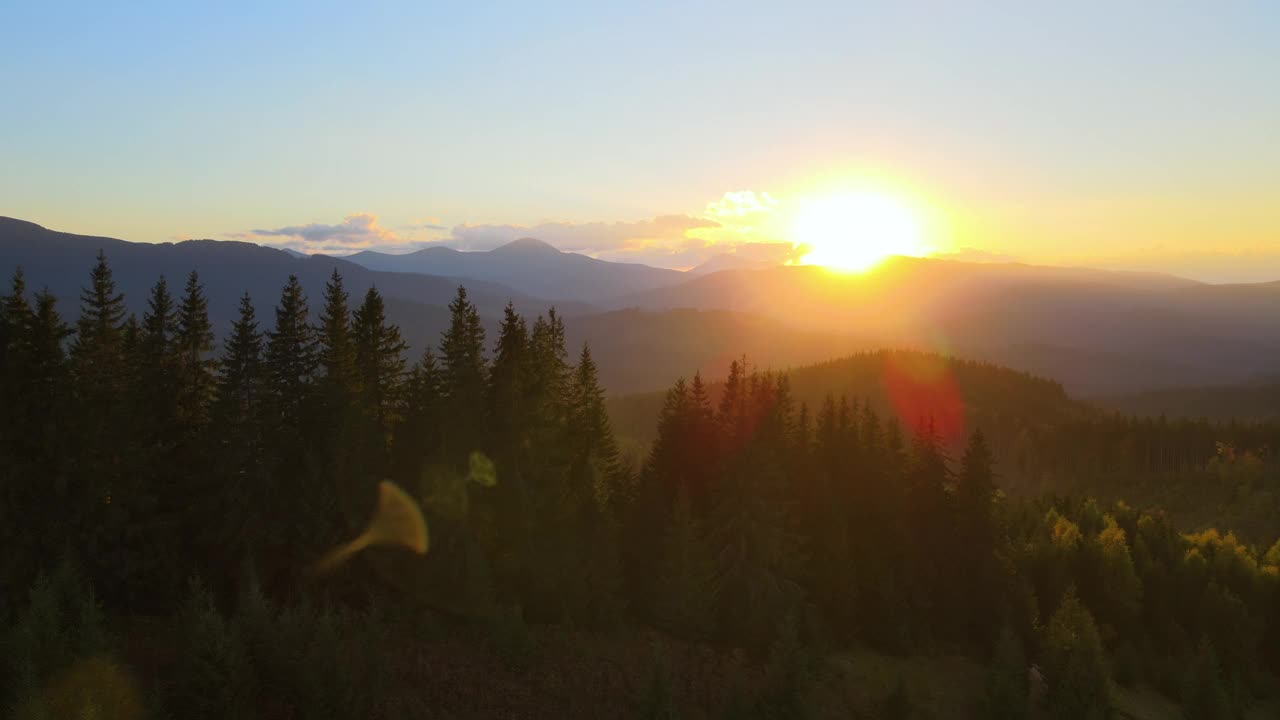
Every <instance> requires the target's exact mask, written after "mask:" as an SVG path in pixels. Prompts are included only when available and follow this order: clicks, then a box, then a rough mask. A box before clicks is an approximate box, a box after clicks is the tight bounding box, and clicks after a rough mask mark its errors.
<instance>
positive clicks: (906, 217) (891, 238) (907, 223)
mask: <svg viewBox="0 0 1280 720" xmlns="http://www.w3.org/2000/svg"><path fill="white" fill-rule="evenodd" d="M791 239H792V242H793V243H795V244H796V245H797V246H807V247H808V248H809V250H808V252H807V253H806V254H805V255H804V257H803V258H801V260H800V262H801V263H802V264H804V265H822V266H823V267H828V268H833V269H837V270H845V271H852V272H860V271H863V270H869V269H871V268H873V267H875V266H876V265H878V264H879V263H880V262H881V261H882V260H884V259H885V258H887V257H890V256H893V255H910V256H915V257H919V256H922V255H924V254H925V253H926V252H927V251H928V248H926V247H925V245H924V239H923V233H922V230H921V222H920V219H919V216H918V214H917V213H916V211H915V210H914V209H913V208H912V207H911V206H910V205H908V204H907V203H906V202H905V201H903V200H901V199H900V198H898V197H896V196H894V195H891V194H888V193H884V192H878V191H874V190H857V191H852V192H843V193H836V194H831V195H825V196H822V197H819V198H816V199H812V200H808V201H803V202H802V206H801V208H800V211H799V213H798V214H797V216H796V219H795V222H794V223H793V224H792V236H791Z"/></svg>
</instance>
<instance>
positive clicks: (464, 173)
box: [0, 0, 1280, 279]
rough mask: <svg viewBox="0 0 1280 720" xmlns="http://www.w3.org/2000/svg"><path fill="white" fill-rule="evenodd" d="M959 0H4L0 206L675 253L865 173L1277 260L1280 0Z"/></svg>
mask: <svg viewBox="0 0 1280 720" xmlns="http://www.w3.org/2000/svg"><path fill="white" fill-rule="evenodd" d="M962 5H977V4H976V3H928V4H914V3H883V4H869V3H853V2H821V3H804V2H791V3H784V4H770V5H766V4H752V3H733V4H729V3H677V4H669V5H667V4H633V5H630V6H624V5H613V6H609V7H603V6H602V4H598V3H582V4H554V5H553V4H542V3H521V4H478V3H477V4H463V3H449V4H438V5H437V4H431V3H360V4H356V3H346V4H337V3H321V2H311V3H296V4H294V3H281V4H261V5H260V4H257V3H235V2H226V3H216V4H213V3H210V4H208V5H183V4H179V3H131V4H128V6H127V7H111V6H110V4H105V3H91V2H56V1H54V2H38V3H27V2H16V3H15V2H12V0H10V2H7V3H5V6H4V11H3V15H4V17H5V22H4V23H2V24H0V98H2V99H3V102H0V168H2V169H0V214H6V215H12V216H17V217H22V218H25V219H30V220H33V221H35V222H39V223H41V224H44V225H46V226H50V227H55V228H58V229H63V230H69V231H74V232H93V233H97V234H109V235H114V236H119V237H124V238H127V239H134V240H147V241H163V240H169V239H173V238H185V237H219V238H222V237H234V236H240V237H249V238H251V239H252V238H257V239H259V240H261V241H264V242H267V241H270V242H286V241H288V242H292V243H293V244H294V245H295V246H299V247H307V246H308V245H309V244H310V241H308V240H307V239H306V238H307V237H308V236H304V235H294V236H288V237H286V236H284V235H281V234H279V231H281V230H287V229H290V228H295V229H300V228H306V227H308V226H309V227H311V228H313V229H315V228H319V229H324V228H329V231H328V234H327V235H326V234H324V233H323V232H322V233H319V234H316V233H312V234H311V235H310V237H322V236H323V237H325V238H326V242H327V243H328V244H327V245H325V247H324V248H322V249H328V250H330V251H335V252H336V251H338V250H340V249H343V248H347V247H350V248H356V247H369V246H375V247H399V248H404V247H410V246H417V245H419V244H421V243H424V242H433V241H443V242H448V243H451V244H454V245H461V246H464V247H483V246H485V245H486V244H490V245H491V244H493V243H495V242H498V241H500V240H502V239H503V238H506V237H509V236H513V235H519V234H524V233H525V231H526V230H527V229H528V228H537V229H539V230H540V233H541V234H543V235H547V236H548V237H547V239H549V240H550V241H552V242H553V243H555V244H560V245H562V246H569V245H572V246H574V249H578V250H581V251H584V252H590V253H592V254H596V255H600V256H602V257H610V258H615V259H633V260H640V261H645V262H653V263H655V264H665V265H668V266H684V265H687V264H690V263H692V262H695V261H697V260H698V259H700V258H703V257H705V256H706V255H707V254H709V253H711V252H715V251H719V250H723V249H730V248H733V247H736V246H738V245H740V244H742V243H745V242H751V241H781V242H788V241H789V240H790V238H789V237H788V236H787V230H788V227H789V212H790V209H791V208H794V207H796V206H797V203H800V202H801V201H803V199H804V198H806V197H808V196H812V195H821V194H822V193H824V192H827V191H828V189H829V188H830V187H836V186H839V185H841V184H842V183H846V182H848V181H850V179H851V178H852V179H857V180H858V181H859V182H863V181H866V178H872V180H871V181H870V182H873V183H880V184H882V185H884V186H885V187H888V188H891V189H892V191H893V192H895V193H905V194H907V195H909V196H910V197H911V198H912V199H913V202H914V203H916V204H919V205H922V206H927V207H928V208H930V211H931V212H933V213H934V214H935V215H936V217H937V218H938V221H937V223H936V227H937V238H936V240H937V243H936V244H937V245H938V246H939V248H946V249H950V250H964V251H966V252H968V251H970V250H972V249H976V250H981V251H982V252H985V253H993V254H998V255H1001V256H1011V257H1017V258H1020V259H1024V260H1028V261H1033V262H1082V263H1090V264H1099V265H1114V266H1130V265H1133V266H1141V267H1152V268H1154V269H1174V270H1178V271H1183V272H1185V271H1186V270H1187V268H1190V269H1191V270H1192V271H1194V270H1195V269H1196V268H1197V267H1201V266H1204V267H1207V266H1208V265H1209V264H1211V263H1208V261H1207V260H1205V258H1210V257H1212V258H1216V259H1215V260H1214V262H1215V263H1217V264H1214V265H1213V267H1220V268H1222V269H1221V270H1215V271H1214V274H1215V278H1218V277H1220V278H1221V279H1235V278H1245V277H1246V276H1249V273H1257V272H1262V271H1261V270H1259V268H1260V267H1263V266H1266V267H1268V268H1273V269H1274V270H1275V272H1274V275H1275V277H1276V278H1280V260H1277V259H1276V258H1280V211H1277V210H1276V209H1275V206H1276V205H1277V201H1276V198H1280V4H1276V3H1261V2H1259V3H1232V2H1225V3H1190V2H1185V3H1182V2H1161V3H1137V2H1135V3H1098V4H1090V3H1057V4H1049V3H1012V2H1010V3H984V4H983V6H982V7H981V8H976V7H961V6H962ZM744 191H751V192H752V193H753V194H754V197H756V198H758V197H759V196H761V195H762V194H763V193H769V194H770V197H771V198H775V199H776V200H777V203H776V204H775V205H774V206H773V207H761V206H760V204H759V203H756V204H755V205H754V206H753V207H751V208H748V209H747V210H748V211H747V212H745V213H739V214H737V215H735V217H742V218H748V219H747V220H743V221H742V222H740V223H739V224H737V225H735V224H733V223H726V222H723V217H727V215H722V216H716V215H715V208H717V207H719V208H723V206H724V204H725V203H728V202H737V200H736V199H740V198H742V197H743V195H742V194H741V193H743V192H744ZM726 193H737V194H735V195H729V196H726ZM753 213H756V214H753ZM714 217H721V219H720V220H714V221H713V222H716V223H718V224H719V225H720V227H717V228H713V229H710V230H708V229H706V228H705V227H703V226H704V225H705V224H706V222H707V221H708V218H714ZM680 218H685V220H686V221H685V222H683V223H682V222H681V221H680V220H679V219H680ZM584 225H585V226H586V227H585V228H584V227H583V226H584ZM254 231H268V233H275V234H255V233H254ZM593 233H595V234H597V235H599V240H598V241H596V245H598V246H597V247H584V246H583V245H584V244H585V245H590V244H591V243H592V240H591V239H590V238H591V236H592V235H593ZM317 247H319V246H317ZM1273 256H1275V258H1273ZM1197 258H1199V259H1197ZM1266 263H1271V265H1266ZM1270 271H1271V270H1267V272H1270ZM1250 277H1251V276H1250Z"/></svg>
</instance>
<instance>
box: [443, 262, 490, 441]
mask: <svg viewBox="0 0 1280 720" xmlns="http://www.w3.org/2000/svg"><path fill="white" fill-rule="evenodd" d="M440 362H441V372H442V375H443V381H444V382H443V388H444V397H445V407H444V412H445V417H447V418H448V422H447V423H446V425H445V427H444V428H443V431H444V440H445V447H446V451H447V452H448V453H449V455H450V457H449V459H450V462H451V463H453V464H457V465H459V466H461V464H462V463H463V462H464V461H465V460H466V458H468V457H469V456H470V453H471V452H472V451H475V450H478V449H480V448H481V447H482V444H483V435H484V432H483V427H484V407H485V404H484V400H485V388H486V374H487V367H486V364H485V358H484V328H483V327H481V326H480V314H479V313H478V312H477V311H476V306H475V305H473V304H472V303H471V301H470V300H468V299H467V291H466V289H465V288H463V287H462V286H459V287H458V292H457V294H456V295H455V296H454V299H453V302H451V303H449V328H448V330H446V331H445V332H444V334H443V335H442V336H441V338H440Z"/></svg>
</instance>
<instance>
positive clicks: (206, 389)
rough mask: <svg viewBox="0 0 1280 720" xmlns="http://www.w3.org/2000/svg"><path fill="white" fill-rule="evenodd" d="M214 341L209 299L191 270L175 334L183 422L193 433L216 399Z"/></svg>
mask: <svg viewBox="0 0 1280 720" xmlns="http://www.w3.org/2000/svg"><path fill="white" fill-rule="evenodd" d="M213 340H214V336H213V326H212V325H211V324H210V323H209V302H208V300H206V299H205V296H204V286H203V285H201V284H200V276H199V275H198V274H197V273H196V271H194V270H192V271H191V274H190V275H188V276H187V285H186V288H185V289H184V290H183V296H182V304H181V305H180V306H179V308H178V318H177V334H176V336H175V337H174V352H175V354H176V356H177V358H176V359H177V365H178V412H179V417H180V420H181V422H182V423H183V425H184V426H185V427H186V428H188V432H189V433H190V434H192V435H195V434H196V433H198V432H200V431H201V430H202V429H203V428H204V427H205V425H206V424H207V422H208V420H209V411H210V407H211V405H212V402H213V393H214V389H215V387H216V376H215V372H214V371H215V368H216V365H217V363H216V361H215V360H214V359H213V358H212V357H211V353H212V352H213Z"/></svg>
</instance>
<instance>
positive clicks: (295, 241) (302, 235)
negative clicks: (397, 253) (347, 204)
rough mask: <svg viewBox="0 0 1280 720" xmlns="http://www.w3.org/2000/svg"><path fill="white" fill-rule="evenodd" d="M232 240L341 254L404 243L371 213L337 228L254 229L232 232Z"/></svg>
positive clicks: (350, 217) (348, 218) (355, 216)
mask: <svg viewBox="0 0 1280 720" xmlns="http://www.w3.org/2000/svg"><path fill="white" fill-rule="evenodd" d="M230 237H234V238H240V239H244V240H265V242H264V243H263V244H265V245H274V246H276V247H285V248H291V249H293V250H299V251H301V252H306V253H342V252H354V251H357V250H365V249H368V248H372V247H375V246H376V247H379V249H382V248H383V247H384V246H398V245H402V244H403V241H402V240H401V238H400V237H399V236H398V235H396V234H395V232H393V231H391V230H388V229H387V228H384V227H382V226H380V225H379V224H378V216H377V215H373V214H370V213H354V214H351V215H348V216H346V217H345V218H343V220H342V222H340V223H338V224H336V225H325V224H323V223H309V224H307V225H288V226H285V227H279V228H270V229H263V228H259V229H255V230H249V231H247V232H241V233H232V234H231V235H230Z"/></svg>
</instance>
